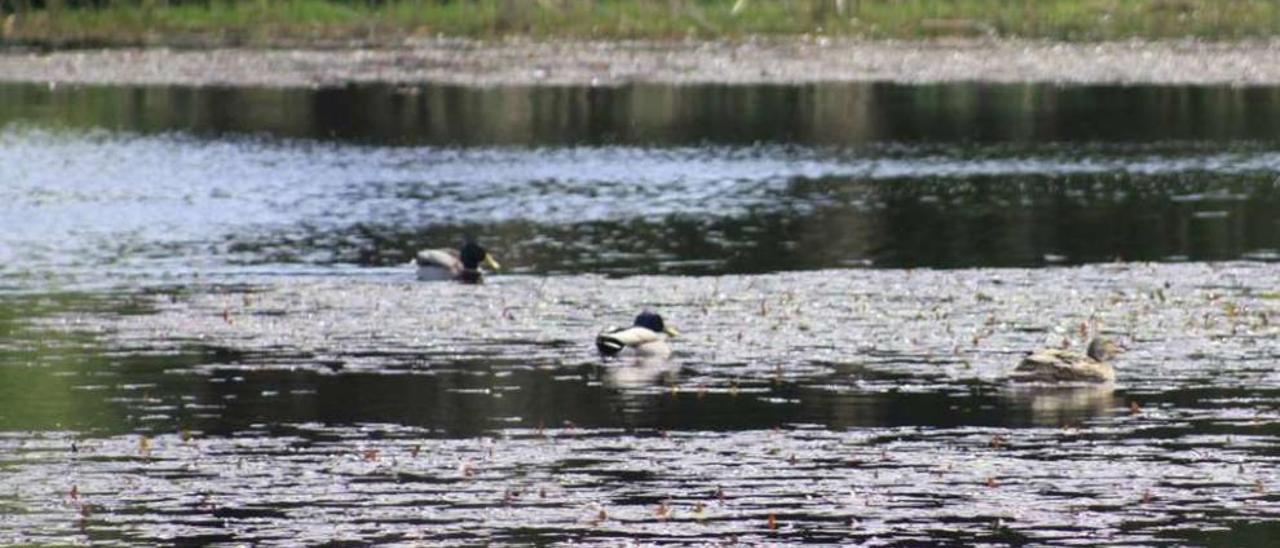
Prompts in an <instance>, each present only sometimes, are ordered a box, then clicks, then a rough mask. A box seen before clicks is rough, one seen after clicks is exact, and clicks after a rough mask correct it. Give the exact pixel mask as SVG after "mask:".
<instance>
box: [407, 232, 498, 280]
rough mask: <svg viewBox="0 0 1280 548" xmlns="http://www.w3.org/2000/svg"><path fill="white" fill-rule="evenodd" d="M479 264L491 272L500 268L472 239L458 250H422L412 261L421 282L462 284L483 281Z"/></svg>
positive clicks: (491, 256)
mask: <svg viewBox="0 0 1280 548" xmlns="http://www.w3.org/2000/svg"><path fill="white" fill-rule="evenodd" d="M481 263H483V264H484V265H485V266H487V267H489V269H490V270H493V271H497V270H499V269H501V268H502V266H501V265H499V264H498V261H496V260H494V258H493V255H490V254H489V252H488V251H487V250H485V248H483V247H481V246H480V244H478V243H476V241H475V240H472V239H467V241H466V242H464V243H463V244H462V247H460V248H458V249H424V250H422V251H419V252H418V256H417V257H415V258H414V260H413V264H415V265H417V267H418V279H419V280H421V281H440V280H454V281H458V282H463V283H481V282H483V281H484V274H483V272H482V271H481V270H480V265H481Z"/></svg>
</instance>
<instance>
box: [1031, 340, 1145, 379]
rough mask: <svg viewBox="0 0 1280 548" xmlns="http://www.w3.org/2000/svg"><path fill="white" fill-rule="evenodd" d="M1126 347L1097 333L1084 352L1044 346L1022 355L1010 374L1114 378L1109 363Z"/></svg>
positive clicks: (1064, 377)
mask: <svg viewBox="0 0 1280 548" xmlns="http://www.w3.org/2000/svg"><path fill="white" fill-rule="evenodd" d="M1123 351H1124V348H1122V347H1120V346H1119V345H1117V344H1116V343H1114V342H1111V341H1110V340H1107V339H1104V338H1101V337H1098V338H1095V339H1093V340H1092V341H1090V342H1089V350H1088V352H1087V353H1086V354H1084V355H1081V354H1079V353H1078V352H1072V351H1070V350H1061V349H1058V348H1045V349H1042V350H1037V351H1035V352H1032V353H1031V354H1029V355H1028V356H1027V357H1025V358H1022V363H1020V364H1018V367H1016V368H1015V369H1014V370H1013V373H1012V374H1011V375H1010V378H1011V379H1012V380H1015V381H1020V382H1112V381H1114V380H1116V370H1115V369H1114V368H1112V367H1111V364H1110V363H1107V362H1108V361H1110V360H1111V359H1112V358H1114V357H1116V356H1117V355H1119V354H1120V353H1121V352H1123Z"/></svg>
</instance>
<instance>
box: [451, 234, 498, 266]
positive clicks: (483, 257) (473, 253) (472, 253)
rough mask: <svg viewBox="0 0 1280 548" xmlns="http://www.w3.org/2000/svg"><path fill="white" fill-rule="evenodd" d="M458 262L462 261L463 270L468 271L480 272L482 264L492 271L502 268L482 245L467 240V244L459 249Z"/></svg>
mask: <svg viewBox="0 0 1280 548" xmlns="http://www.w3.org/2000/svg"><path fill="white" fill-rule="evenodd" d="M458 260H459V261H462V268H464V269H467V270H480V263H484V265H485V266H487V267H489V269H491V270H498V269H500V268H502V267H501V265H499V264H498V261H495V260H494V259H493V255H490V254H489V252H488V251H487V250H485V248H483V247H480V244H478V243H476V242H475V240H467V242H466V243H464V244H462V247H461V248H459V249H458Z"/></svg>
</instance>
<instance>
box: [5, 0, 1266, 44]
mask: <svg viewBox="0 0 1280 548" xmlns="http://www.w3.org/2000/svg"><path fill="white" fill-rule="evenodd" d="M99 3H100V4H101V5H100V6H99V7H76V5H77V4H89V2H85V1H81V2H75V1H74V0H46V1H45V2H44V4H45V7H44V8H32V7H30V6H32V5H39V4H40V3H39V2H33V1H32V0H0V10H3V13H0V44H3V45H31V46H43V47H66V46H86V45H88V46H138V45H143V46H146V45H156V46H183V45H187V46H202V45H222V46H272V45H308V44H310V45H341V44H359V45H375V46H377V45H383V46H391V45H400V44H404V43H405V42H406V41H411V40H413V39H420V38H427V37H438V36H456V37H465V38H482V39H489V38H504V37H513V36H521V37H530V38H535V39H542V38H573V39H650V40H653V39H657V40H664V39H685V38H696V39H735V38H741V37H747V36H755V35H772V36H798V35H810V36H812V35H823V36H832V37H851V38H865V39H926V38H937V37H947V36H964V37H981V36H987V37H1003V38H1024V39H1049V40H1062V41H1103V40H1125V39H1171V38H1198V39H1205V40H1239V39H1250V38H1270V37H1274V36H1280V2H1276V1H1272V0H1034V1H1031V0H1028V1H1025V2H1010V1H1006V0H662V1H657V0H647V1H646V0H382V1H378V2H370V1H365V0H352V1H341V0H274V1H265V0H208V1H206V2H192V1H186V2H177V1H176V0H169V1H166V0H114V1H101V2H99ZM24 6H25V7H24Z"/></svg>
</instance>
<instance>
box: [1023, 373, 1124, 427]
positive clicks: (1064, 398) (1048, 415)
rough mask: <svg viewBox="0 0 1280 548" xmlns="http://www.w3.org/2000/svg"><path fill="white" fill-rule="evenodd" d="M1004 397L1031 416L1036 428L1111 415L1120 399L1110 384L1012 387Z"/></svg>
mask: <svg viewBox="0 0 1280 548" xmlns="http://www.w3.org/2000/svg"><path fill="white" fill-rule="evenodd" d="M1005 396H1006V397H1007V398H1008V400H1009V401H1010V402H1011V403H1012V404H1013V405H1014V407H1015V408H1017V409H1019V410H1024V409H1025V410H1026V411H1027V412H1028V413H1029V414H1030V418H1031V423H1032V424H1035V425H1037V426H1063V425H1070V424H1078V423H1080V422H1081V421H1084V420H1086V419H1091V418H1094V417H1099V416H1106V415H1108V414H1110V413H1111V412H1112V411H1113V410H1114V409H1115V408H1116V406H1117V405H1119V399H1118V398H1117V397H1116V395H1115V385H1113V384H1111V383H1102V384H1089V385H1060V386H1053V385H1031V384H1012V385H1010V386H1009V387H1008V389H1007V390H1006V392H1005Z"/></svg>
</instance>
